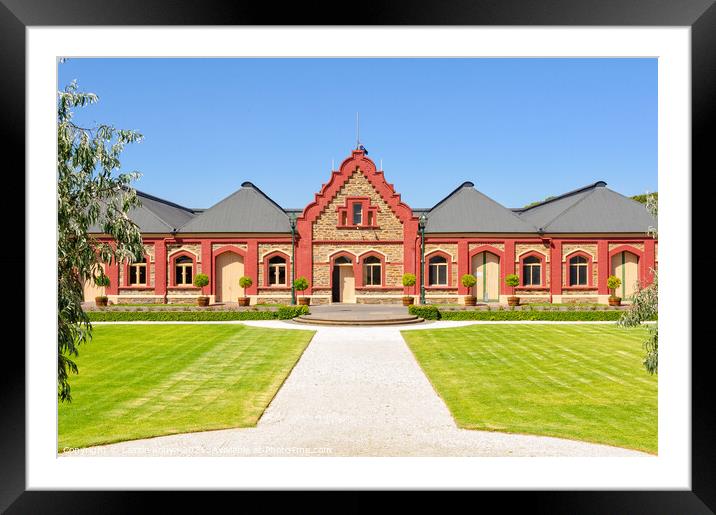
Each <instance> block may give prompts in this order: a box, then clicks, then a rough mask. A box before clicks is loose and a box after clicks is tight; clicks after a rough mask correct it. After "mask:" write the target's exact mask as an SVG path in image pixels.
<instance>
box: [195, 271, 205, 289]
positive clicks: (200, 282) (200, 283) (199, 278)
mask: <svg viewBox="0 0 716 515" xmlns="http://www.w3.org/2000/svg"><path fill="white" fill-rule="evenodd" d="M208 284H209V276H208V275H206V274H196V275H195V276H194V286H196V287H197V288H203V287H204V286H207V285H208Z"/></svg>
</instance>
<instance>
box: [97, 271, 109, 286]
mask: <svg viewBox="0 0 716 515" xmlns="http://www.w3.org/2000/svg"><path fill="white" fill-rule="evenodd" d="M94 283H95V284H96V285H97V286H100V287H107V286H109V277H108V276H106V275H105V274H104V273H102V274H100V275H98V276H97V277H95V278H94Z"/></svg>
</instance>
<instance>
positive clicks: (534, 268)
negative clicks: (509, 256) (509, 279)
mask: <svg viewBox="0 0 716 515" xmlns="http://www.w3.org/2000/svg"><path fill="white" fill-rule="evenodd" d="M541 284H542V261H540V259H539V258H538V257H536V256H528V257H526V258H525V259H524V261H522V285H523V286H540V285H541Z"/></svg>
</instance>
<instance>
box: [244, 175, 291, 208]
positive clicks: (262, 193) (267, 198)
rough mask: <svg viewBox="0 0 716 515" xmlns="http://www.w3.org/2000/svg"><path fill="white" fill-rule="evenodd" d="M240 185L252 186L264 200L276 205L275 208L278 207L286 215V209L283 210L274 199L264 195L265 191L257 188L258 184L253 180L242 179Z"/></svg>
mask: <svg viewBox="0 0 716 515" xmlns="http://www.w3.org/2000/svg"><path fill="white" fill-rule="evenodd" d="M241 187H242V188H252V189H254V190H256V191H257V192H259V193H260V194H261V195H263V196H264V198H265V199H266V200H268V201H269V202H271V203H272V204H273V205H274V206H276V207H277V208H279V209H280V210H281V212H282V213H283V214H285V215H287V216H288V213H287V212H286V210H285V209H284V208H282V207H281V206H279V205H278V203H277V202H276V201H275V200H274V199H272V198H271V197H269V196H268V195H266V193H264V192H263V191H262V190H261V188H259V187H258V186H256V185H255V184H254V183H253V182H251V181H244V182H242V183H241Z"/></svg>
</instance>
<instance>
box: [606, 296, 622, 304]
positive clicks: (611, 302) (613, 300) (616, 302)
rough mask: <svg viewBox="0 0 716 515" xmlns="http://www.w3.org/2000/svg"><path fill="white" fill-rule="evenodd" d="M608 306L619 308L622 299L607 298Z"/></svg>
mask: <svg viewBox="0 0 716 515" xmlns="http://www.w3.org/2000/svg"><path fill="white" fill-rule="evenodd" d="M609 305H610V306H621V305H622V298H621V297H609Z"/></svg>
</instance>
